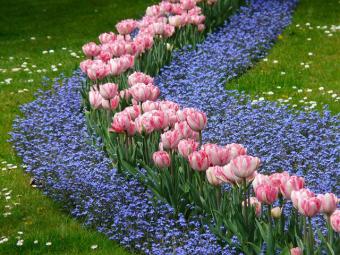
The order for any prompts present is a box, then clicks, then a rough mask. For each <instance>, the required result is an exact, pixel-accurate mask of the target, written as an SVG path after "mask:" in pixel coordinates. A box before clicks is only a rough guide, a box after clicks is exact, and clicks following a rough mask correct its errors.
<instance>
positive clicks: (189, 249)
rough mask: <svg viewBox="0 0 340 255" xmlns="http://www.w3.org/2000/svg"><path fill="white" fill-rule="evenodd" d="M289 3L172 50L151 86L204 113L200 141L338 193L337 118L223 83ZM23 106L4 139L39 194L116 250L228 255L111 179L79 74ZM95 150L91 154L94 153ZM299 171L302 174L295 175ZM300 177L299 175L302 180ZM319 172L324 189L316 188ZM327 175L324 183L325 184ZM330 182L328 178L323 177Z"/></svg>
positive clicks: (252, 12) (125, 182)
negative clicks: (258, 99)
mask: <svg viewBox="0 0 340 255" xmlns="http://www.w3.org/2000/svg"><path fill="white" fill-rule="evenodd" d="M294 4H295V1H278V0H277V1H276V0H274V1H273V0H272V1H269V0H268V1H256V0H255V1H252V3H251V5H250V6H247V7H243V8H242V9H241V11H240V13H239V14H237V15H235V16H234V17H233V18H231V20H230V23H227V24H226V25H225V26H224V27H223V28H221V29H220V30H218V31H217V32H215V33H213V34H211V35H209V36H208V38H207V40H206V41H205V42H204V43H202V44H201V45H199V46H198V48H197V50H195V51H178V52H176V53H175V58H174V61H173V62H172V63H171V65H169V66H167V67H165V68H164V69H163V72H162V74H161V75H160V76H159V77H158V78H157V81H158V85H159V86H160V87H161V90H162V92H163V94H164V95H166V97H167V98H168V99H171V100H174V101H177V102H180V103H181V104H182V105H183V106H195V107H198V108H201V109H202V110H204V111H206V113H207V114H208V116H209V119H210V120H209V126H208V129H207V131H206V132H205V133H204V139H205V140H206V141H208V140H209V141H218V142H219V143H220V144H221V143H222V144H223V143H230V142H239V143H243V144H245V145H246V146H247V147H248V148H249V149H250V152H251V154H253V155H259V156H261V158H262V160H263V161H264V170H267V171H276V170H278V169H279V168H283V169H285V170H289V171H290V172H297V173H301V174H304V175H305V176H306V177H307V180H308V182H309V183H308V186H309V187H312V188H314V190H315V191H329V190H330V188H333V190H336V180H335V178H333V179H332V178H331V177H334V176H337V175H338V174H339V172H337V171H339V170H337V169H339V162H338V159H337V158H336V155H339V144H340V139H339V116H333V117H332V116H331V115H330V114H329V113H328V112H325V113H323V115H320V114H318V113H303V112H301V113H298V114H295V113H293V112H292V111H290V110H289V109H287V108H285V107H281V106H278V105H276V104H275V103H269V102H262V103H258V104H256V105H251V103H250V100H249V98H248V97H247V96H245V95H240V94H238V93H236V92H226V91H225V89H224V82H225V79H226V77H227V79H230V78H233V77H235V76H236V75H238V74H240V73H241V72H243V71H245V70H246V69H247V68H249V67H250V66H251V65H252V63H253V61H254V60H256V59H258V58H261V57H263V56H264V55H265V52H266V50H267V49H268V48H270V47H271V45H272V43H273V41H274V39H275V38H276V36H277V35H278V34H279V33H280V32H281V30H282V29H283V27H284V26H286V25H287V24H288V23H289V21H290V14H291V10H292V8H293V6H294ZM62 81H63V86H62V87H59V85H55V87H54V92H41V94H40V96H39V97H38V98H37V100H36V101H34V102H32V103H30V104H27V105H25V106H23V107H22V111H23V113H24V114H25V117H24V118H22V119H18V120H17V121H16V122H15V123H14V132H13V134H12V140H13V142H14V144H15V147H16V149H17V151H18V154H19V155H20V156H21V157H22V158H23V161H24V163H25V164H26V165H28V168H27V171H28V172H29V173H31V174H32V175H33V176H35V178H36V180H37V182H38V183H39V184H40V185H41V187H42V188H43V189H44V191H45V192H46V194H47V195H49V196H51V197H52V198H54V199H56V200H58V201H61V202H62V203H63V204H64V205H65V207H66V208H67V209H68V210H70V211H71V213H72V215H74V216H75V217H79V218H83V219H84V220H85V223H86V225H89V226H94V227H96V228H97V229H98V230H99V231H101V232H103V233H105V234H107V235H108V236H109V238H111V239H113V240H117V241H119V242H120V243H121V244H123V245H124V246H126V247H128V248H130V249H133V250H137V251H141V252H144V253H147V254H173V252H174V251H176V254H232V253H233V250H232V248H229V247H228V246H224V247H223V246H222V245H221V244H219V243H218V242H217V239H216V238H215V236H214V235H213V234H212V233H211V232H210V231H209V230H208V229H207V227H206V226H202V225H201V224H200V220H199V219H193V220H191V221H190V222H186V221H185V220H184V218H183V217H182V216H181V215H180V216H175V214H174V212H173V210H172V209H171V208H170V207H169V206H167V205H166V204H164V203H161V202H153V200H152V199H151V197H152V194H151V193H150V192H149V191H148V190H146V189H145V187H143V185H141V184H140V183H138V182H137V181H136V180H135V179H133V178H125V177H123V176H121V175H119V174H118V173H117V172H116V170H115V169H114V167H113V166H112V164H111V162H110V160H109V159H108V157H107V156H106V155H105V153H104V151H103V150H102V148H101V143H100V141H99V140H98V139H97V138H95V137H92V136H91V135H90V134H89V132H88V130H87V126H86V121H85V116H84V112H83V111H82V99H81V95H80V92H79V89H80V87H81V84H82V82H83V81H84V77H83V76H81V74H80V73H78V72H77V73H75V75H74V76H73V77H72V78H70V79H63V80H62ZM93 141H95V143H96V144H97V146H94V145H93ZM299 171H300V172H299ZM305 172H306V173H305ZM320 173H322V178H323V183H322V184H320V183H317V178H318V177H319V175H320ZM325 176H326V177H325ZM328 177H329V178H328Z"/></svg>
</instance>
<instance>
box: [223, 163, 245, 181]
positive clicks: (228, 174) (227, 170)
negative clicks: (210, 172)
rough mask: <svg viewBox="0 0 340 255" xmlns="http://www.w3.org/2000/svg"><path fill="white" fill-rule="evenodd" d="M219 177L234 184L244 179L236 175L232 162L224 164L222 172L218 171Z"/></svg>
mask: <svg viewBox="0 0 340 255" xmlns="http://www.w3.org/2000/svg"><path fill="white" fill-rule="evenodd" d="M217 178H219V179H220V180H221V181H223V182H225V183H230V184H232V185H236V184H239V183H242V179H241V178H239V177H237V176H236V175H235V173H234V170H233V167H232V166H231V164H230V163H229V164H228V165H226V166H224V167H223V169H222V171H221V172H218V173H217Z"/></svg>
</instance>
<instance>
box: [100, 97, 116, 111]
mask: <svg viewBox="0 0 340 255" xmlns="http://www.w3.org/2000/svg"><path fill="white" fill-rule="evenodd" d="M102 106H103V108H104V109H105V110H111V111H113V110H116V109H117V107H118V106H119V96H118V95H117V96H115V97H114V98H111V99H109V100H106V99H104V98H103V99H102Z"/></svg>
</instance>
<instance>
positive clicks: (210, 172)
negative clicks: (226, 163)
mask: <svg viewBox="0 0 340 255" xmlns="http://www.w3.org/2000/svg"><path fill="white" fill-rule="evenodd" d="M218 171H222V167H220V166H212V167H209V168H208V169H207V171H206V176H207V180H208V182H209V183H210V184H211V185H214V186H218V185H220V184H221V183H222V181H221V180H220V179H218V178H217V177H216V172H218Z"/></svg>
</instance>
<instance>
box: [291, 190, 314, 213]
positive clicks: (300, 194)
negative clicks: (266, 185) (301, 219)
mask: <svg viewBox="0 0 340 255" xmlns="http://www.w3.org/2000/svg"><path fill="white" fill-rule="evenodd" d="M307 197H315V194H314V193H313V192H312V191H310V190H309V189H300V190H296V191H295V190H293V191H292V193H291V195H290V198H291V200H292V203H293V206H294V207H295V208H296V209H298V208H299V206H300V201H301V200H302V198H307Z"/></svg>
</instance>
